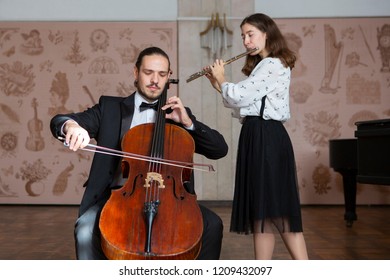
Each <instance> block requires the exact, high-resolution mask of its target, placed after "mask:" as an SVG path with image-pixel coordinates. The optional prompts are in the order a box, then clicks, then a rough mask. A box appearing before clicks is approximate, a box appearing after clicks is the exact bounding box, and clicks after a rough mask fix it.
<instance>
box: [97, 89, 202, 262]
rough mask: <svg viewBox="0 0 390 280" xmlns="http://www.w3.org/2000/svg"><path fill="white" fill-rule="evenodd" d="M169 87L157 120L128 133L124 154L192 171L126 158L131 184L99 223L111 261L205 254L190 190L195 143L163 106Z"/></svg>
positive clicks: (125, 168)
mask: <svg viewBox="0 0 390 280" xmlns="http://www.w3.org/2000/svg"><path fill="white" fill-rule="evenodd" d="M168 87H169V82H168V83H167V84H166V85H165V88H164V90H163V92H162V94H161V96H160V98H159V102H158V111H157V118H156V122H155V123H148V124H143V125H138V126H135V127H133V128H131V129H130V130H128V132H127V133H126V134H125V135H124V136H123V138H122V143H121V145H122V150H123V151H124V152H126V153H131V154H133V153H134V154H139V155H145V156H151V157H152V158H154V159H161V160H162V161H163V160H175V161H180V162H186V163H188V168H187V166H174V165H167V164H163V162H161V163H160V162H159V161H158V160H154V161H152V162H147V161H139V160H137V159H133V158H126V157H124V158H122V163H121V164H122V175H123V177H124V178H126V179H127V180H126V183H125V184H124V185H123V186H122V187H121V188H119V189H116V190H113V191H112V193H111V196H110V198H109V200H108V201H107V203H106V204H105V206H104V207H103V209H102V212H101V215H100V220H99V228H100V232H101V245H102V249H103V252H104V253H105V255H106V256H107V258H108V259H133V260H142V259H154V260H160V259H195V258H196V257H197V256H198V254H199V252H200V248H201V237H202V232H203V221H202V214H201V211H200V208H199V205H198V204H197V199H196V195H195V194H191V193H189V192H187V190H186V189H185V187H184V184H185V182H186V181H189V180H190V177H191V176H192V171H191V163H192V161H193V154H194V151H195V144H194V140H193V139H192V137H191V136H190V134H189V133H188V132H187V131H186V130H185V129H183V128H181V127H179V126H177V125H174V124H170V123H166V118H165V111H163V110H162V109H161V107H162V106H163V105H164V104H165V103H166V99H167V90H168ZM178 145H179V146H178Z"/></svg>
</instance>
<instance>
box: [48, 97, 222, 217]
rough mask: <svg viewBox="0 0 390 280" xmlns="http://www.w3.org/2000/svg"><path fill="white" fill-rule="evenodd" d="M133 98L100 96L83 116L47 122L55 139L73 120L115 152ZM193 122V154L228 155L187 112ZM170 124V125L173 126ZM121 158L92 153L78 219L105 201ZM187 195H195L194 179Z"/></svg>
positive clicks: (211, 133) (213, 133)
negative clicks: (64, 125)
mask: <svg viewBox="0 0 390 280" xmlns="http://www.w3.org/2000/svg"><path fill="white" fill-rule="evenodd" d="M134 96H135V95H134V94H132V95H130V96H129V97H125V98H124V97H113V96H101V97H100V99H99V103H98V104H96V105H94V106H93V107H91V108H89V109H87V110H86V111H84V112H80V113H73V114H66V115H56V116H55V117H53V118H52V120H51V122H50V129H51V132H52V134H53V136H54V137H56V138H58V136H62V135H61V127H62V125H63V124H64V122H65V121H67V120H69V119H73V120H75V121H76V122H77V123H78V124H79V125H80V126H82V127H83V128H85V129H86V130H87V131H88V133H89V136H90V137H91V138H94V139H95V140H96V142H97V145H99V146H103V147H108V148H112V149H116V150H120V149H121V139H122V136H123V135H124V134H125V133H126V132H127V130H128V129H129V128H130V125H131V121H132V118H133V113H134ZM186 110H187V112H188V114H189V116H190V118H191V119H192V121H193V123H194V126H195V130H193V131H189V133H190V135H191V136H192V137H193V139H194V142H195V152H196V153H199V154H202V155H204V156H205V157H207V158H210V159H219V158H222V157H224V156H225V155H226V154H227V152H228V146H227V144H226V142H225V139H224V138H223V136H222V135H221V134H220V133H219V132H218V131H216V130H214V129H211V128H210V127H208V126H207V125H205V124H203V123H201V122H199V121H197V120H196V118H195V116H194V115H193V114H192V113H191V110H190V109H189V108H186ZM172 123H173V122H172ZM119 161H120V157H117V156H108V155H104V154H99V153H95V155H94V158H93V161H92V165H91V169H90V173H89V177H88V180H87V182H86V183H85V184H84V186H85V187H86V189H85V192H84V195H83V198H82V201H81V204H80V210H79V215H82V214H83V213H84V212H85V211H86V210H87V209H88V208H89V207H91V206H92V205H94V204H96V203H97V202H98V201H101V200H102V199H103V200H107V199H108V198H109V196H110V193H111V189H110V185H111V183H112V181H113V179H114V175H115V172H116V169H117V167H118V165H119ZM187 189H188V191H190V192H192V193H194V186H193V179H192V180H191V182H190V184H189V186H187Z"/></svg>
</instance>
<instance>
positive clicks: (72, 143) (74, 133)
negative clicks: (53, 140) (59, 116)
mask: <svg viewBox="0 0 390 280" xmlns="http://www.w3.org/2000/svg"><path fill="white" fill-rule="evenodd" d="M63 132H64V133H65V143H66V144H67V145H68V147H69V149H71V150H73V151H77V150H78V149H82V148H84V147H85V146H87V145H88V144H89V141H90V140H91V138H90V137H89V134H88V132H87V131H86V130H85V129H84V128H82V127H81V126H80V125H79V124H78V123H77V122H75V121H73V120H69V121H67V122H66V123H65V125H64V131H63Z"/></svg>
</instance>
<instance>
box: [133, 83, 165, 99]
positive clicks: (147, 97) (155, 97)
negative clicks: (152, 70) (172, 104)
mask: <svg viewBox="0 0 390 280" xmlns="http://www.w3.org/2000/svg"><path fill="white" fill-rule="evenodd" d="M149 86H156V87H158V89H160V87H159V86H158V84H149V85H147V86H146V87H149ZM136 88H137V91H138V93H139V94H140V95H141V96H142V97H143V98H145V99H146V100H149V101H156V100H157V99H159V98H160V96H161V93H160V94H159V95H158V96H148V95H146V93H145V92H143V91H142V89H141V87H140V86H139V85H138V83H137V84H136Z"/></svg>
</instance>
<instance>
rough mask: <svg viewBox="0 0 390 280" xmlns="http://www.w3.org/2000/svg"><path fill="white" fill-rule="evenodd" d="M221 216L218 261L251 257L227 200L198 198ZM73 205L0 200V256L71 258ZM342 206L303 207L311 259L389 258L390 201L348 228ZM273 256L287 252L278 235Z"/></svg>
mask: <svg viewBox="0 0 390 280" xmlns="http://www.w3.org/2000/svg"><path fill="white" fill-rule="evenodd" d="M202 203H203V204H205V205H207V206H208V207H209V208H211V209H212V210H214V211H215V212H216V213H217V214H219V215H220V216H221V218H222V220H223V221H224V227H225V229H224V231H225V232H224V239H223V245H222V252H221V259H222V260H247V259H253V258H254V255H253V244H252V236H251V235H239V234H236V233H230V232H229V231H228V229H229V220H230V210H231V209H230V203H229V202H220V203H217V202H202ZM77 211H78V207H77V206H23V205H0V244H1V250H0V260H73V259H75V252H74V242H73V224H74V221H75V219H76V216H77ZM343 215H344V207H343V206H302V216H303V223H304V234H305V239H306V243H307V249H308V254H309V258H310V259H314V260H389V259H390V219H389V217H390V206H389V205H387V206H358V207H357V215H358V220H357V221H355V222H354V223H353V225H352V227H347V226H346V224H345V222H344V220H343ZM273 259H275V260H289V259H290V256H289V254H288V252H287V250H286V248H285V247H284V245H283V242H282V241H281V239H280V237H279V236H277V241H276V247H275V251H274V256H273Z"/></svg>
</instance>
